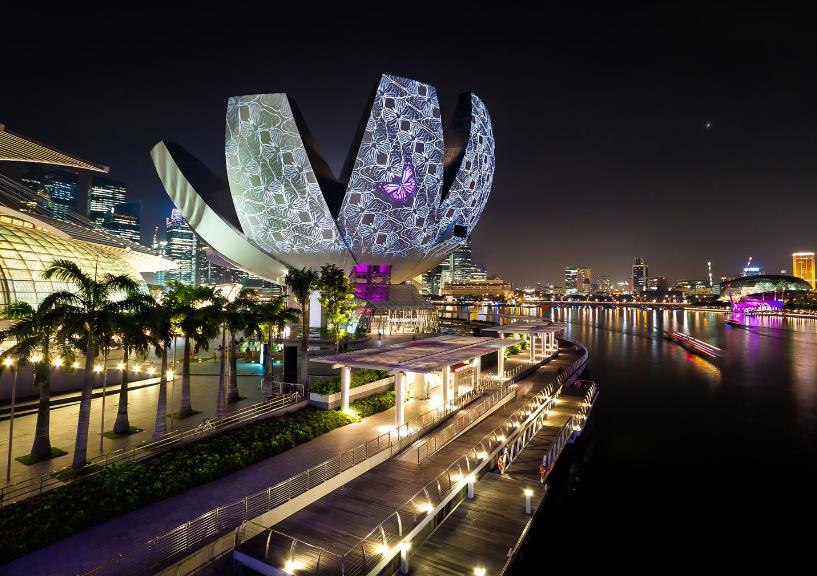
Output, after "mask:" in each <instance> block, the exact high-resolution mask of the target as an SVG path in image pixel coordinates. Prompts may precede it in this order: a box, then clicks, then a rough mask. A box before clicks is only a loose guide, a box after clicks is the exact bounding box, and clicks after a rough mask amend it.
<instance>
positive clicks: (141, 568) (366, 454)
mask: <svg viewBox="0 0 817 576" xmlns="http://www.w3.org/2000/svg"><path fill="white" fill-rule="evenodd" d="M586 359H587V351H586V350H584V356H583V357H582V358H579V359H578V360H576V361H575V362H573V363H572V364H571V365H570V368H569V369H568V370H567V371H566V372H565V373H564V374H562V375H561V376H560V377H557V379H556V382H557V385H558V389H557V392H556V393H555V394H551V396H550V400H549V402H551V403H552V401H553V400H555V399H556V398H557V397H558V395H559V393H560V392H561V384H562V382H563V381H564V380H566V379H567V378H568V377H570V376H572V372H571V370H572V369H573V368H574V367H578V366H580V365H582V366H583V362H586ZM494 384H496V383H495V382H494ZM503 384H504V383H503ZM479 394H480V391H476V392H475V393H469V394H465V395H462V396H460V397H458V399H457V400H455V402H454V403H453V406H450V407H441V408H438V409H436V410H432V411H431V412H429V413H426V414H424V415H422V416H420V417H418V418H417V419H416V420H414V421H413V422H412V423H411V424H404V425H403V426H400V427H399V428H395V429H393V430H390V431H389V432H385V433H383V434H381V435H379V436H378V437H376V438H374V439H372V440H369V441H368V442H365V443H363V444H360V445H359V446H356V447H354V448H351V449H349V450H347V451H345V452H343V453H341V454H338V455H337V456H335V457H333V458H331V459H329V460H326V461H324V462H322V463H320V464H318V465H316V466H313V467H312V468H309V469H308V470H306V471H304V472H301V473H300V474H297V475H295V476H292V477H290V478H287V479H285V480H283V481H281V482H279V483H278V484H276V485H274V486H270V487H269V488H267V489H266V490H262V491H260V492H256V493H255V494H252V495H250V496H247V497H245V498H242V499H241V500H238V501H237V502H233V503H232V504H228V505H225V506H220V507H218V508H216V509H214V510H211V511H209V512H207V513H205V514H202V515H201V516H199V517H197V518H194V519H193V520H190V521H189V522H186V523H184V524H181V525H180V526H177V527H176V528H174V529H173V530H170V531H168V532H166V533H164V534H161V535H159V536H157V537H155V538H153V539H151V540H149V541H147V542H145V543H144V544H142V545H140V546H138V547H137V548H135V549H134V550H131V551H129V552H127V553H125V554H121V555H119V556H118V557H116V558H113V559H111V560H109V561H107V562H105V563H103V564H101V565H99V566H97V567H96V568H94V569H92V570H90V571H88V572H85V575H84V576H89V575H91V574H93V575H94V576H103V575H111V576H114V575H115V576H128V575H130V574H145V573H150V572H151V571H154V569H155V568H156V567H157V566H159V565H161V564H162V563H165V562H167V561H168V560H170V559H171V558H174V557H180V556H181V555H182V554H183V553H184V552H190V551H191V550H193V549H195V548H199V547H202V546H204V545H206V544H207V542H209V541H211V540H213V539H214V538H216V537H218V536H220V535H223V534H224V533H226V532H228V531H231V530H235V529H238V528H240V526H241V525H242V524H243V523H245V522H247V521H249V520H251V519H253V518H257V517H258V516H261V515H262V514H264V513H265V512H268V511H270V510H273V509H275V508H277V507H278V506H280V505H282V504H284V503H286V502H288V501H290V500H292V499H293V498H295V497H296V496H299V495H301V494H303V493H305V492H307V491H308V490H311V489H313V488H315V487H317V486H319V485H320V484H323V483H324V482H326V481H327V480H330V479H331V478H334V477H335V476H337V475H339V474H341V473H342V472H345V471H346V470H349V469H350V468H352V467H353V466H355V465H357V464H359V463H361V462H364V461H366V460H368V459H369V458H371V457H373V456H375V455H377V454H379V453H381V452H383V451H384V450H390V451H391V454H390V455H394V454H397V453H399V452H401V451H402V450H403V449H405V448H406V447H407V446H409V445H410V444H412V443H413V442H414V441H416V439H417V438H419V437H421V436H422V434H423V431H424V430H426V429H427V428H428V427H430V426H433V425H436V423H437V422H439V421H440V420H441V419H443V418H445V417H447V416H448V415H449V414H451V413H452V412H454V411H456V410H459V409H460V407H461V406H462V405H464V403H467V402H470V401H471V400H473V396H474V395H479ZM540 395H542V398H541V402H544V401H545V400H546V398H547V397H546V396H545V395H544V393H540ZM534 401H536V400H535V399H534V400H531V401H529V402H528V403H527V404H526V405H525V406H523V407H522V408H520V409H519V410H517V411H516V412H514V414H513V415H512V417H511V419H510V420H509V422H510V421H512V422H513V424H512V425H510V426H506V427H503V426H500V427H499V428H497V429H495V430H494V431H493V432H491V433H489V434H488V435H486V436H485V438H483V440H482V441H481V442H480V443H479V444H478V445H477V446H476V447H475V448H473V449H472V450H470V451H469V452H468V454H466V455H465V456H463V457H462V458H460V459H458V460H457V461H456V462H454V464H452V465H451V466H449V467H448V468H447V469H446V471H445V472H443V474H442V475H440V476H438V477H437V481H435V482H432V483H431V484H430V485H429V486H432V485H433V486H434V487H436V488H435V489H436V490H437V493H438V496H439V497H442V496H443V493H444V492H445V491H450V490H451V489H452V486H453V485H454V484H455V483H457V482H458V481H454V483H452V477H451V475H452V474H455V472H453V471H454V470H458V472H456V473H457V474H460V476H461V478H465V476H466V475H467V474H470V473H473V472H474V471H475V470H482V469H483V467H484V466H485V465H486V462H487V463H490V462H491V461H492V459H493V458H495V457H496V455H497V453H498V450H499V449H500V448H501V446H503V445H505V443H506V442H507V439H509V438H511V435H514V434H516V429H517V428H519V427H520V426H522V424H521V422H524V421H525V418H527V417H530V414H531V402H534ZM537 405H539V406H541V403H539V402H538V401H537ZM522 412H526V415H525V416H524V417H523V416H522ZM539 413H540V414H541V410H540V411H539ZM429 415H430V416H429ZM506 428H507V430H506ZM506 434H507V435H506ZM500 438H502V440H500ZM497 446H499V448H498V447H497ZM488 450H492V452H488ZM480 457H482V458H480ZM463 466H464V468H463ZM455 467H456V468H455ZM463 470H465V471H466V473H463ZM446 474H447V475H448V480H447V484H444V483H441V482H440V481H439V479H440V477H441V476H443V475H446ZM458 485H459V487H460V488H461V487H462V485H461V484H458ZM444 486H447V488H445V489H444ZM427 488H428V486H427V487H426V488H424V489H423V491H421V492H422V493H423V494H424V495H425V496H426V497H429V496H430V494H431V492H429V491H427V490H426V489H427ZM418 494H420V493H419V492H418ZM417 498H418V495H415V496H414V497H413V498H412V499H411V500H409V502H408V503H407V504H405V505H404V506H403V507H401V508H400V509H398V510H397V511H396V512H395V513H394V514H393V515H392V516H390V517H389V519H387V520H386V521H384V522H383V523H382V524H381V525H380V526H379V527H378V528H379V529H380V532H381V534H382V535H383V537H382V541H381V542H380V543H375V544H373V545H369V544H367V539H371V534H370V535H369V536H367V537H366V538H364V539H363V540H362V541H361V542H360V543H359V544H358V545H356V546H353V547H352V548H350V549H349V551H347V552H346V553H345V554H344V555H342V556H338V555H337V554H335V553H332V552H330V551H328V550H324V549H322V548H321V547H319V546H314V545H311V544H309V543H307V542H304V541H303V540H299V539H297V538H292V537H290V536H288V535H286V534H283V533H281V532H277V531H274V530H271V531H270V534H271V536H270V538H272V536H275V538H276V539H284V540H286V541H288V542H289V544H290V551H292V550H294V549H295V548H296V547H303V548H304V549H308V550H309V558H311V560H309V561H310V563H313V562H314V565H315V566H318V567H319V570H320V571H322V572H325V573H331V574H343V575H345V576H354V575H356V574H360V573H361V572H360V570H362V569H363V568H365V567H366V565H367V562H368V560H367V558H374V557H377V555H378V554H379V553H380V554H382V550H381V551H380V552H378V550H380V549H381V547H382V546H387V544H384V542H387V540H388V537H387V535H389V534H395V533H399V534H402V532H403V529H402V520H401V518H400V515H399V514H400V512H401V511H403V513H404V514H406V513H408V511H409V508H411V507H414V506H415V505H414V501H415V500H416V499H417ZM426 502H429V503H430V500H427V501H426ZM411 513H412V514H413V515H414V516H413V517H414V518H415V519H416V518H417V517H418V516H419V514H418V509H417V508H416V507H415V508H413V509H412V511H411ZM390 520H391V521H393V522H396V523H397V525H398V526H399V529H398V530H397V532H395V530H394V529H393V528H392V527H391V526H390V527H389V528H388V529H387V528H386V527H385V525H386V524H387V522H389V521H390ZM376 530H377V529H376ZM373 533H374V531H373ZM269 546H270V541H269V539H268V545H267V553H269ZM358 546H359V547H360V549H359V550H358V549H357V547H358ZM385 549H388V547H387V548H385ZM332 558H334V560H332V561H331V562H330V561H329V559H332ZM361 558H362V564H361ZM321 559H322V560H321ZM291 561H292V562H295V561H296V560H295V559H291ZM297 561H298V562H302V563H303V564H304V565H306V561H305V560H303V559H301V558H300V557H299V558H298V559H297ZM327 564H330V565H332V566H335V567H336V569H334V568H331V567H330V566H327ZM361 566H362V567H363V568H361ZM300 570H302V568H299V571H300Z"/></svg>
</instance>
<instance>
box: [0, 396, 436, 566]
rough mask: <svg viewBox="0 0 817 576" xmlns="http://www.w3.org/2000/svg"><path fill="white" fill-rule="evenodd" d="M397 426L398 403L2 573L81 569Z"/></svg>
mask: <svg viewBox="0 0 817 576" xmlns="http://www.w3.org/2000/svg"><path fill="white" fill-rule="evenodd" d="M239 386H240V383H239ZM436 402H438V399H437V398H436V397H434V396H432V398H431V399H429V400H412V401H410V402H408V403H407V404H406V412H405V415H406V419H407V421H411V420H413V419H414V418H416V417H417V416H420V415H421V414H424V413H426V412H429V411H430V410H432V406H433V405H434V404H435V403H436ZM194 407H195V401H194ZM97 425H98V422H97ZM393 425H394V408H391V409H389V410H386V411H384V412H381V413H379V414H375V415H373V416H370V417H369V418H365V419H364V420H363V421H361V422H358V423H355V424H350V425H348V426H344V427H342V428H338V429H336V430H333V431H331V432H329V433H327V434H323V435H322V436H319V437H318V438H315V439H314V440H311V441H310V442H307V443H305V444H302V445H300V446H296V447H295V448H292V449H291V450H288V451H286V452H284V453H282V454H279V455H278V456H274V457H272V458H268V459H266V460H263V461H262V462H258V463H256V464H254V465H252V466H249V467H247V468H245V469H243V470H240V471H238V472H235V473H233V474H230V475H228V476H225V477H223V478H220V479H218V480H215V481H213V482H210V483H208V484H205V485H202V486H198V487H196V488H192V489H190V490H188V491H186V492H183V493H182V494H178V495H176V496H172V497H170V498H168V499H166V500H163V501H160V502H155V503H153V504H150V505H148V506H145V507H142V508H140V509H138V510H135V511H133V512H130V513H127V514H123V515H121V516H118V517H116V518H113V519H111V520H109V521H107V522H104V523H102V524H98V525H97V526H93V527H91V528H89V529H87V530H85V531H83V532H80V533H78V534H74V535H73V536H69V537H68V538H66V539H64V540H61V541H60V542H57V543H55V544H52V545H50V546H47V547H46V548H43V549H41V550H38V551H36V552H33V553H32V554H29V555H28V556H24V557H22V558H19V559H17V560H15V561H13V562H10V563H9V564H6V565H5V566H2V567H0V573H2V574H3V575H4V576H10V575H16V574H19V575H25V576H28V575H30V574H38V575H50V574H55V575H56V574H60V575H64V574H81V573H82V572H84V571H87V570H90V569H92V568H94V567H95V566H97V565H98V564H100V563H102V562H104V561H106V560H108V559H110V558H113V557H115V556H117V555H119V554H124V553H126V552H128V551H129V550H131V549H132V548H133V547H134V546H137V545H139V544H141V543H143V542H145V541H147V540H149V539H150V538H153V537H155V536H157V535H159V534H162V533H164V532H167V531H168V530H171V529H173V528H175V527H176V526H178V525H180V524H183V523H184V522H187V521H188V520H191V519H193V518H195V517H197V516H199V515H201V514H204V513H205V512H208V511H209V510H212V509H213V508H216V507H218V506H221V505H224V504H228V503H230V502H234V501H237V500H240V499H242V498H244V497H245V496H247V495H249V494H253V493H255V492H258V491H260V490H263V489H265V488H267V487H268V486H271V485H274V484H276V483H278V482H280V481H282V480H285V479H286V478H289V477H290V476H293V475H295V474H297V473H299V472H301V471H303V470H305V469H307V468H310V467H311V466H314V465H316V464H320V463H321V462H323V461H324V460H327V459H329V458H331V457H333V456H335V455H336V454H338V453H339V452H343V451H345V450H348V449H350V448H353V447H355V446H358V445H359V444H362V443H363V442H366V441H367V440H370V439H372V438H374V437H376V436H377V435H378V434H381V433H383V432H385V431H387V430H389V429H391V428H392V427H393ZM15 427H16V424H15Z"/></svg>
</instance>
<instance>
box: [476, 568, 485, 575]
mask: <svg viewBox="0 0 817 576" xmlns="http://www.w3.org/2000/svg"><path fill="white" fill-rule="evenodd" d="M485 573H486V570H485V568H483V567H482V566H477V567H476V568H474V576H485Z"/></svg>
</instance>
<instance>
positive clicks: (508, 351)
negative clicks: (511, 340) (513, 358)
mask: <svg viewBox="0 0 817 576" xmlns="http://www.w3.org/2000/svg"><path fill="white" fill-rule="evenodd" d="M520 352H522V348H521V347H520V346H519V344H514V345H513V346H508V347H507V348H505V358H507V357H508V356H510V355H511V354H519V353H520Z"/></svg>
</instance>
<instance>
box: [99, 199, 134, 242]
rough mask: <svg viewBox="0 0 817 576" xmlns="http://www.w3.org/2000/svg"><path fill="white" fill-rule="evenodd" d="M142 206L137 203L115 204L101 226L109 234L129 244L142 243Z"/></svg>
mask: <svg viewBox="0 0 817 576" xmlns="http://www.w3.org/2000/svg"><path fill="white" fill-rule="evenodd" d="M141 216H142V204H141V203H139V202H125V203H123V204H117V205H116V206H114V207H113V208H111V210H110V212H108V213H107V214H105V220H104V222H103V223H102V225H103V226H104V227H105V228H106V229H107V230H110V231H111V232H114V233H115V234H117V235H118V236H121V237H122V238H127V239H128V240H130V241H131V242H136V243H137V244H140V243H141V242H142V226H141Z"/></svg>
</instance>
